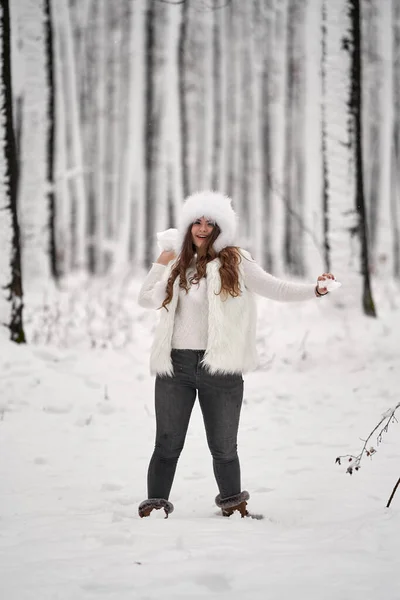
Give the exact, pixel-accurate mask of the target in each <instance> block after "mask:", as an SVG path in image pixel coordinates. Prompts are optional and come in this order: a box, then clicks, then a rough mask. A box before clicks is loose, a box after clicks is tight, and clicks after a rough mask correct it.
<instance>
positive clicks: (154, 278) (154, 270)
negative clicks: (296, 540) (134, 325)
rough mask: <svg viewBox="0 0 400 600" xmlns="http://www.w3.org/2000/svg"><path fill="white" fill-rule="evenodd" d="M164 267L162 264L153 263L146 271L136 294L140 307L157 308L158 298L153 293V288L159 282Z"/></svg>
mask: <svg viewBox="0 0 400 600" xmlns="http://www.w3.org/2000/svg"><path fill="white" fill-rule="evenodd" d="M165 269H166V267H165V266H164V265H161V264H160V263H153V266H152V267H151V269H150V271H149V272H148V273H147V275H146V278H145V280H144V282H143V285H142V287H141V288H140V292H139V296H138V303H139V306H141V307H142V308H158V307H159V306H160V303H159V299H158V297H156V294H155V288H156V286H157V284H158V283H160V282H161V279H162V277H163V275H164V273H165Z"/></svg>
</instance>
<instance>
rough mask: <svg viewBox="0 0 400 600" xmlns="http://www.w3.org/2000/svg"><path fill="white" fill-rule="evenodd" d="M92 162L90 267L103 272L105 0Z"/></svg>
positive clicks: (100, 11) (100, 15)
mask: <svg viewBox="0 0 400 600" xmlns="http://www.w3.org/2000/svg"><path fill="white" fill-rule="evenodd" d="M96 4H97V6H96V9H97V31H96V33H97V57H96V58H97V61H96V62H97V65H96V66H97V69H96V72H97V81H96V96H95V97H96V164H95V185H94V192H95V193H94V199H93V204H94V222H93V225H94V236H93V257H94V271H95V273H96V274H97V275H104V273H105V248H104V241H105V240H104V238H105V218H106V208H105V203H106V198H105V174H106V149H105V145H106V119H107V118H108V115H107V114H106V43H107V42H106V40H107V36H106V2H105V0H97V3H96Z"/></svg>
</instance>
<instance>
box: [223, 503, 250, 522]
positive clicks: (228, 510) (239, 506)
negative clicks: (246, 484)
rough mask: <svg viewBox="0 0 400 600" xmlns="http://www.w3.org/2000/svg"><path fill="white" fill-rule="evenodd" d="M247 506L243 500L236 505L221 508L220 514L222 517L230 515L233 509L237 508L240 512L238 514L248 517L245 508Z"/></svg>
mask: <svg viewBox="0 0 400 600" xmlns="http://www.w3.org/2000/svg"><path fill="white" fill-rule="evenodd" d="M246 506H247V502H245V501H243V502H241V503H240V504H237V505H236V506H231V507H230V508H222V509H221V510H222V516H223V517H230V516H231V515H233V513H234V512H235V510H237V511H238V512H240V514H241V515H242V518H243V517H248V516H249V512H248V510H247V509H246Z"/></svg>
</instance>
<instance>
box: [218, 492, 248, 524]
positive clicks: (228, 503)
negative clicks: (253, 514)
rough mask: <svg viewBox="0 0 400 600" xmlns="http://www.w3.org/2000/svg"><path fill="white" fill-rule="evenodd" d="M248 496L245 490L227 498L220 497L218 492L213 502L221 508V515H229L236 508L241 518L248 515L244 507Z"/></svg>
mask: <svg viewBox="0 0 400 600" xmlns="http://www.w3.org/2000/svg"><path fill="white" fill-rule="evenodd" d="M249 498H250V495H249V492H246V491H244V492H240V494H235V495H234V496H230V497H229V498H221V494H218V496H217V497H216V498H215V504H216V505H217V506H219V508H220V509H221V511H222V516H224V517H230V516H231V515H233V513H234V512H235V511H236V510H237V511H238V512H240V514H241V516H242V518H243V517H248V516H249V513H248V511H247V508H246V506H247V500H248V499H249Z"/></svg>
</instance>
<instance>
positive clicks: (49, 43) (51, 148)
mask: <svg viewBox="0 0 400 600" xmlns="http://www.w3.org/2000/svg"><path fill="white" fill-rule="evenodd" d="M45 16H46V22H45V27H46V55H47V81H48V90H49V102H48V109H47V113H48V127H49V130H48V137H47V184H48V190H49V191H48V203H49V236H50V247H49V252H50V267H51V274H52V276H53V277H54V279H58V277H59V271H58V264H57V248H56V197H55V185H54V168H55V131H56V125H55V118H56V112H55V77H54V48H53V19H52V6H51V0H45Z"/></svg>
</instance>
